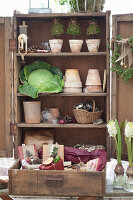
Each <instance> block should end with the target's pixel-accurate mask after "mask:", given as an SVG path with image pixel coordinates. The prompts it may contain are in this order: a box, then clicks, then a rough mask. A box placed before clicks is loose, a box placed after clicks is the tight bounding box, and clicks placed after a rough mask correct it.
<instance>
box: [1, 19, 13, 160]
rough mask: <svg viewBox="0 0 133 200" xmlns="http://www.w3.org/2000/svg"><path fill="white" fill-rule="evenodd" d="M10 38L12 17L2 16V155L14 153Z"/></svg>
mask: <svg viewBox="0 0 133 200" xmlns="http://www.w3.org/2000/svg"><path fill="white" fill-rule="evenodd" d="M9 38H11V19H10V18H7V17H6V18H0V157H5V156H11V155H12V146H11V145H12V137H11V136H10V122H11V74H12V62H11V52H9Z"/></svg>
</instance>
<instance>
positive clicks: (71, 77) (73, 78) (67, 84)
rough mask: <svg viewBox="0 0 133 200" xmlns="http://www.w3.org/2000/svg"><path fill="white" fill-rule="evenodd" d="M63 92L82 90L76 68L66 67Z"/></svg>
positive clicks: (78, 91)
mask: <svg viewBox="0 0 133 200" xmlns="http://www.w3.org/2000/svg"><path fill="white" fill-rule="evenodd" d="M63 92H65V93H80V92H82V82H81V80H80V76H79V71H78V69H66V73H65V76H64V90H63Z"/></svg>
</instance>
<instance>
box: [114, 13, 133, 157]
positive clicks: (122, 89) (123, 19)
mask: <svg viewBox="0 0 133 200" xmlns="http://www.w3.org/2000/svg"><path fill="white" fill-rule="evenodd" d="M113 21H114V24H113V37H114V38H116V36H117V35H121V36H122V37H123V38H129V37H131V36H132V33H133V15H132V14H131V15H116V16H114V17H113ZM112 74H113V77H112V119H115V118H117V119H118V121H119V122H121V121H125V120H126V119H127V120H128V121H133V103H132V102H133V93H132V88H133V79H131V80H129V81H128V83H126V82H125V81H124V80H123V79H121V78H120V77H118V75H116V73H114V72H113V73H112ZM123 144H124V145H123V157H125V155H127V150H126V144H125V139H124V136H123ZM113 147H114V144H112V150H113V149H114V148H113ZM113 155H115V152H114V150H113Z"/></svg>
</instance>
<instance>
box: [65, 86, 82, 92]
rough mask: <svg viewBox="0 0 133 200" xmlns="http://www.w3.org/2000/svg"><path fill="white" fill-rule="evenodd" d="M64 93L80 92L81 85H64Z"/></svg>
mask: <svg viewBox="0 0 133 200" xmlns="http://www.w3.org/2000/svg"><path fill="white" fill-rule="evenodd" d="M63 92H64V93H81V92H82V87H77V88H76V87H75V88H74V87H66V88H64V89H63Z"/></svg>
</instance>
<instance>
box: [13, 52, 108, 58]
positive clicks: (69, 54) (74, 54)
mask: <svg viewBox="0 0 133 200" xmlns="http://www.w3.org/2000/svg"><path fill="white" fill-rule="evenodd" d="M106 54H107V53H106V52H96V53H89V52H80V53H71V52H61V53H28V54H26V55H25V57H52V56H64V57H65V56H66V57H67V56H106ZM16 55H17V56H18V57H20V54H19V53H17V54H16Z"/></svg>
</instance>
